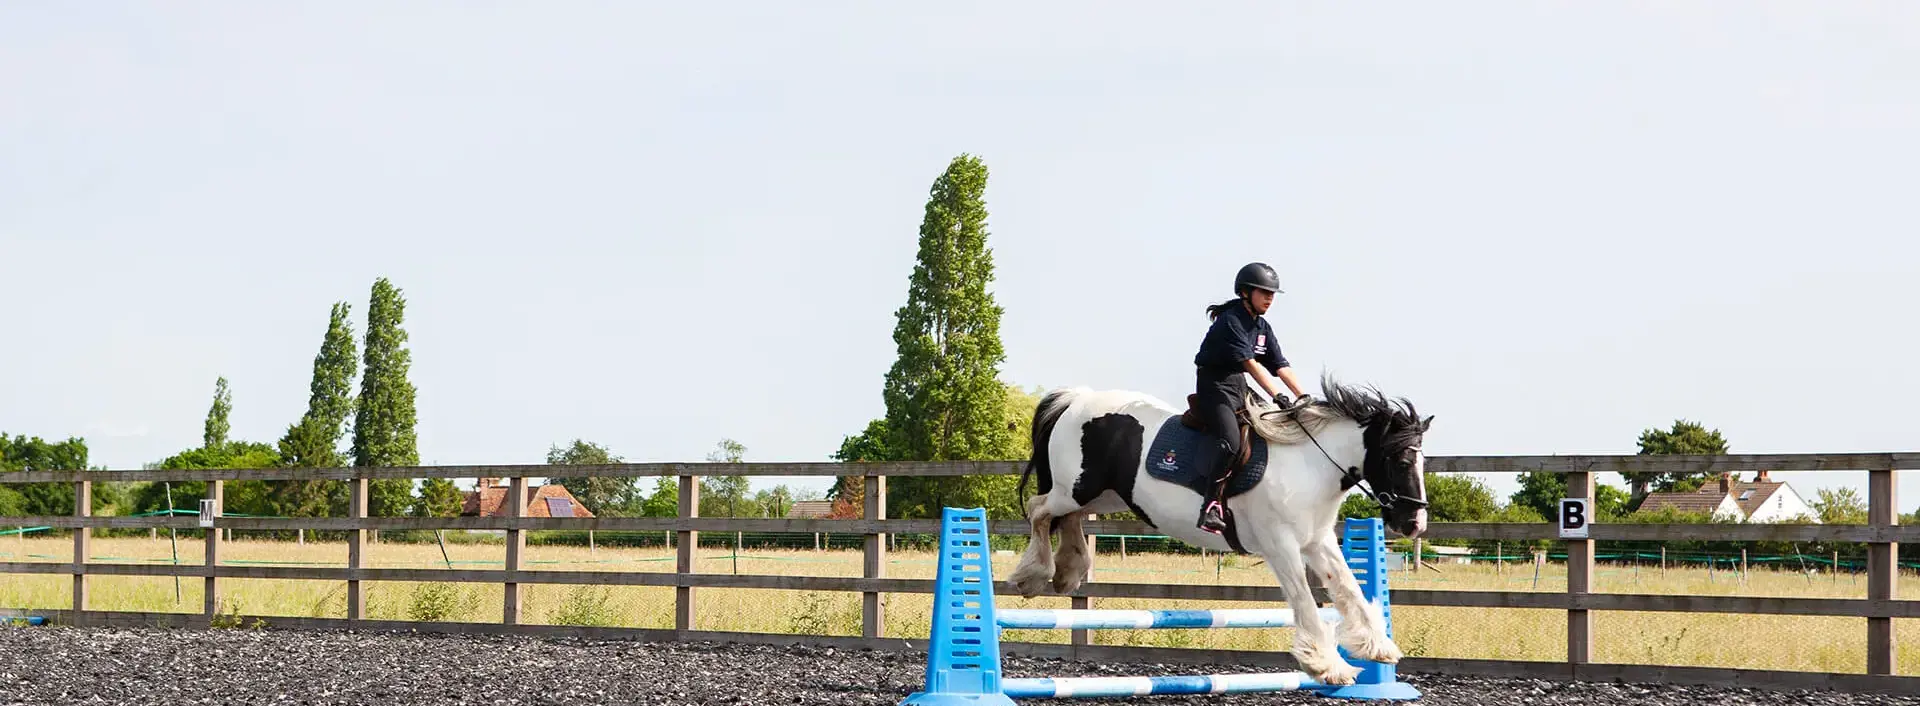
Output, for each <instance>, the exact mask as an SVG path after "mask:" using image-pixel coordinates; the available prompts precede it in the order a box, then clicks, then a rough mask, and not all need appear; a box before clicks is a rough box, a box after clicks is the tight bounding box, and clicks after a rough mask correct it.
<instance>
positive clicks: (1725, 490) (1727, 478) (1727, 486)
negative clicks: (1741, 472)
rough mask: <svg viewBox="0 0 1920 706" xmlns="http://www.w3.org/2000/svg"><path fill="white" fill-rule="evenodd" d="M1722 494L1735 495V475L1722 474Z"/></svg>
mask: <svg viewBox="0 0 1920 706" xmlns="http://www.w3.org/2000/svg"><path fill="white" fill-rule="evenodd" d="M1720 494H1721V495H1732V494H1733V474H1732V473H1730V472H1729V473H1722V474H1720Z"/></svg>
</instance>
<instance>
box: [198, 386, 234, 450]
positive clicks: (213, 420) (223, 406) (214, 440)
mask: <svg viewBox="0 0 1920 706" xmlns="http://www.w3.org/2000/svg"><path fill="white" fill-rule="evenodd" d="M232 413H233V395H232V394H230V393H229V392H228V391H227V379H226V378H225V377H222V378H220V379H219V380H216V381H214V383H213V408H212V409H209V410H207V423H206V431H205V432H203V433H202V434H201V446H203V447H205V448H209V449H211V448H216V447H218V446H220V445H222V444H225V443H227V432H228V431H229V430H231V429H232V428H233V425H232V424H231V423H229V421H228V419H227V418H228V416H229V415H231V414H232Z"/></svg>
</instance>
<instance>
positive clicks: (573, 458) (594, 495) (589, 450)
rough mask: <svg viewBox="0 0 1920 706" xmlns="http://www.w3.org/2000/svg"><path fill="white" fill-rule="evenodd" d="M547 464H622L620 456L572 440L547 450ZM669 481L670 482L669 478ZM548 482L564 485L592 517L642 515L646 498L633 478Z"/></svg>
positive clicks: (552, 479)
mask: <svg viewBox="0 0 1920 706" xmlns="http://www.w3.org/2000/svg"><path fill="white" fill-rule="evenodd" d="M547 463H550V464H556V465H569V466H605V465H611V464H615V463H623V461H622V460H621V459H620V457H619V456H615V455H613V453H612V452H611V451H608V450H607V448H606V447H604V446H601V445H599V444H596V443H593V442H590V441H585V440H582V439H574V440H573V443H571V444H568V445H567V446H566V447H565V448H561V447H559V446H554V447H550V448H548V449H547ZM669 480H671V479H669ZM547 482H549V483H552V484H555V485H559V486H563V487H565V488H566V489H567V492H570V493H573V497H574V499H575V500H578V501H580V504H582V505H585V506H587V509H588V510H590V511H592V512H593V514H595V515H599V516H602V517H633V516H635V515H639V514H641V506H642V504H643V503H645V501H646V499H645V498H644V497H643V496H642V495H641V493H640V488H639V487H638V486H637V485H635V484H634V479H632V478H619V477H614V476H581V477H556V478H550V479H548V480H547Z"/></svg>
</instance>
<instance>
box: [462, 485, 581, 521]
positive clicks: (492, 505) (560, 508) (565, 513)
mask: <svg viewBox="0 0 1920 706" xmlns="http://www.w3.org/2000/svg"><path fill="white" fill-rule="evenodd" d="M475 488H476V489H475V490H471V491H467V492H466V493H463V494H462V495H463V496H464V499H463V501H462V502H461V503H460V516H461V517H506V516H507V509H506V507H504V506H505V504H506V500H507V490H508V486H507V482H506V479H504V478H481V479H479V483H478V484H476V486H475ZM520 516H521V517H593V510H592V509H590V508H588V507H587V506H585V505H582V504H580V501H579V500H577V499H575V498H574V497H573V493H570V492H567V488H566V486H563V485H554V484H552V483H548V484H546V485H532V484H529V485H528V486H527V506H526V507H524V508H521V509H520Z"/></svg>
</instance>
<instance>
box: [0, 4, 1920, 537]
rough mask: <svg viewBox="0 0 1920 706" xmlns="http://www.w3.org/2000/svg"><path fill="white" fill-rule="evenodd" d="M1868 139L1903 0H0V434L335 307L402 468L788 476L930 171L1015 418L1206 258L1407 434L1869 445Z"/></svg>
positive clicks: (104, 418)
mask: <svg viewBox="0 0 1920 706" xmlns="http://www.w3.org/2000/svg"><path fill="white" fill-rule="evenodd" d="M1915 125H1920V6H1916V5H1914V4H1911V3H1895V2H1879V3H1866V2H1847V3H1772V2H1769V3H1758V2H1756V3H1740V4H1735V5H1703V4H1687V5H1676V4H1672V3H1650V2H1643V3H1627V2H1620V3H1477V4H1470V5H1463V4H1459V3H1446V4H1434V3H1394V4H1367V5H1357V4H1350V3H1252V2H1238V3H1209V4H1207V6H1206V7H1185V6H1183V7H1181V8H1180V9H1179V10H1177V11H1176V10H1170V9H1169V6H1167V5H1166V4H1164V3H1151V4H1150V3H1141V2H1130V3H1114V2H1100V3H1046V4H1040V5H1035V4H1032V3H969V4H967V5H966V6H964V7H953V6H946V7H939V8H934V7H929V6H925V5H923V4H919V3H880V2H871V3H822V2H813V3H805V4H803V5H795V4H792V3H757V4H747V3H738V4H730V5H724V6H723V5H715V4H702V3H673V4H649V6H648V7H646V8H642V7H640V6H639V4H635V3H605V2H603V3H588V2H578V3H531V2H523V3H514V4H504V3H502V4H489V5H478V4H473V3H429V2H414V3H402V4H392V3H370V2H333V3H304V4H295V3H272V4H265V5H249V4H232V3H165V4H161V3H144V4H135V3H87V4H84V5H72V4H12V5H8V6H6V7H5V8H4V9H0V263H4V267H0V272H4V273H5V274H4V276H0V301H4V302H5V304H6V321H7V330H8V332H9V335H8V338H9V341H8V345H6V346H4V347H0V430H4V431H5V432H7V433H10V434H13V433H17V434H31V435H40V436H46V437H65V436H68V435H79V436H84V437H85V438H86V439H87V441H88V443H89V445H90V447H91V448H92V451H93V460H94V462H95V463H99V464H106V465H108V466H111V467H114V468H129V467H138V466H139V465H140V464H142V463H146V462H151V461H156V460H158V459H161V458H163V457H165V456H167V455H169V454H172V453H174V452H176V451H179V450H181V449H184V448H187V447H189V446H192V445H194V444H196V443H198V439H199V437H200V424H201V420H202V418H203V416H204V414H205V412H206V409H207V406H208V404H209V401H210V397H211V393H212V390H213V383H214V379H215V378H216V377H217V376H221V375H224V376H226V377H227V378H228V379H229V380H230V381H231V383H232V385H233V397H234V405H235V410H234V417H233V435H234V436H235V437H237V438H243V439H255V440H262V441H271V440H273V439H275V438H277V437H278V436H279V435H280V434H281V433H282V432H283V431H284V429H285V428H286V426H287V425H288V424H289V423H291V422H292V421H294V420H295V419H296V418H297V417H298V416H299V415H300V413H301V412H302V410H303V409H304V406H305V404H306V398H307V382H308V375H309V373H310V366H311V360H312V357H313V355H314V353H315V352H316V351H317V350H318V347H319V344H320V339H321V335H322V333H323V332H324V329H325V325H326V319H327V312H328V307H329V305H330V304H331V303H332V302H334V301H337V300H346V301H349V302H351V303H352V304H353V307H354V309H353V314H354V322H355V325H356V331H358V330H360V327H361V326H362V325H364V323H365V314H366V301H367V295H368V289H369V286H370V285H371V283H372V281H373V280H374V278H376V277H380V276H386V277H389V278H391V279H392V280H393V281H394V282H395V283H396V284H397V285H398V286H400V287H401V288H403V289H404V291H405V295H406V297H407V299H408V307H407V312H406V316H407V322H406V326H407V329H408V331H409V333H410V335H411V342H410V345H411V348H412V351H413V356H414V367H413V371H412V379H413V381H414V383H415V384H416V385H417V386H418V387H419V435H420V452H421V459H422V461H423V462H426V463H435V464H458V463H527V462H539V461H541V460H543V457H544V453H545V451H546V449H547V448H548V446H549V445H551V444H556V443H565V442H566V441H567V440H569V439H572V438H575V437H581V438H586V439H591V440H594V441H598V442H600V443H603V444H606V445H608V446H611V447H612V448H613V449H614V450H615V451H616V452H617V453H619V454H622V455H624V456H625V457H626V458H627V459H628V460H633V461H655V460H699V459H701V458H702V457H703V456H704V455H705V454H706V452H707V451H709V450H711V449H712V448H713V447H714V445H715V443H716V442H717V441H718V440H719V439H721V438H722V437H731V438H734V439H738V440H739V441H741V442H742V443H744V444H745V445H746V446H747V448H748V458H749V460H763V461H778V460H795V461H802V460H824V459H825V458H826V457H827V455H828V454H830V453H832V451H833V450H834V449H835V448H836V447H837V446H838V444H839V442H840V439H841V437H842V436H843V435H846V434H851V433H854V432H857V431H858V430H859V429H861V428H862V427H863V426H864V425H865V423H866V421H867V420H868V419H870V418H872V417H874V416H877V415H879V414H880V413H881V412H882V404H881V399H880V385H881V376H882V375H883V373H884V372H885V370H886V368H887V366H888V364H889V363H890V362H891V360H892V358H893V355H894V349H893V344H892V341H891V339H890V334H891V331H892V326H893V319H892V314H893V311H894V309H895V308H896V307H898V306H899V305H900V304H901V303H902V301H903V300H904V297H905V294H906V283H907V275H908V273H909V271H910V269H911V268H912V265H913V255H914V249H915V237H916V230H917V228H918V225H919V222H920V218H921V209H922V206H923V203H924V200H925V198H926V193H927V188H928V186H929V184H930V183H931V181H932V180H933V178H934V177H935V176H937V175H938V173H939V172H940V171H941V169H942V168H944V166H945V165H946V163H947V161H948V160H949V159H951V158H952V157H953V156H955V155H957V154H959V153H961V152H971V153H975V154H979V155H981V156H982V157H983V158H984V159H985V160H986V162H987V164H988V166H989V167H990V168H991V170H992V178H991V181H990V182H989V185H988V193H987V199H988V205H989V207H990V209H991V212H992V217H991V220H990V228H991V231H992V238H991V246H992V247H993V249H994V256H995V262H996V266H997V268H998V280H997V282H996V284H995V286H994V290H995V294H996V296H997V297H998V301H999V303H1000V304H1002V305H1003V306H1005V307H1006V315H1005V318H1004V319H1003V324H1002V334H1003V338H1004V341H1005V344H1006V348H1007V353H1008V358H1007V361H1006V364H1005V365H1004V367H1003V370H1004V377H1005V378H1006V379H1007V380H1008V381H1011V382H1014V383H1018V384H1021V385H1023V386H1029V387H1031V386H1034V385H1040V386H1049V387H1051V386H1057V385H1074V384H1086V385H1094V386H1110V387H1127V388H1134V389H1142V390H1147V391H1150V392H1153V393H1155V394H1158V395H1160V396H1162V397H1163V398H1165V399H1168V400H1174V401H1177V400H1180V399H1181V398H1182V397H1183V396H1184V395H1185V394H1186V392H1187V391H1188V388H1189V386H1190V385H1191V380H1192V374H1191V367H1190V363H1191V358H1192V355H1193V351H1194V348H1195V346H1196V345H1197V343H1198V341H1199V339H1200V336H1201V334H1202V333H1203V331H1204V330H1205V327H1206V323H1207V322H1206V320H1205V318H1204V316H1203V315H1202V313H1201V309H1202V308H1203V307H1204V306H1205V305H1206V304H1208V303H1210V302H1212V301H1215V300H1217V299H1220V298H1222V297H1224V296H1227V295H1229V294H1230V290H1229V285H1230V277H1231V275H1232V273H1233V272H1234V270H1235V269H1236V268H1238V267H1239V266H1240V265H1241V264H1242V263H1244V262H1246V261H1248V260H1256V259H1257V260H1265V261H1267V262H1270V263H1272V264H1274V265H1275V266H1276V267H1278V268H1279V270H1280V272H1281V277H1282V281H1283V287H1284V288H1285V289H1286V290H1287V294H1286V295H1285V296H1283V297H1282V298H1281V299H1279V300H1278V302H1277V303H1276V304H1275V307H1274V309H1273V311H1272V312H1271V313H1270V314H1269V318H1270V320H1271V321H1272V322H1273V324H1274V327H1275V328H1276V329H1277V331H1278V332H1279V336H1280V339H1281V343H1282V345H1283V349H1284V351H1285V353H1286V354H1287V356H1288V357H1289V358H1291V359H1292V360H1293V361H1294V363H1295V365H1296V366H1297V367H1298V368H1299V369H1300V370H1301V371H1302V372H1303V373H1305V374H1306V375H1307V376H1308V377H1309V378H1317V376H1318V374H1319V373H1320V371H1322V370H1323V369H1331V370H1333V371H1335V372H1336V373H1339V374H1342V375H1343V376H1344V377H1345V378H1346V379H1350V380H1354V381H1360V382H1371V383H1374V384H1377V385H1379V386H1381V387H1382V388H1383V389H1385V390H1386V391H1388V392H1390V393H1393V394H1403V395H1406V396H1409V397H1411V398H1412V399H1413V400H1414V401H1415V402H1416V403H1417V404H1418V405H1420V407H1421V409H1422V411H1423V412H1426V413H1431V414H1436V415H1438V419H1437V421H1436V424H1435V426H1434V429H1433V431H1432V433H1431V434H1430V435H1429V437H1428V441H1427V448H1428V450H1429V453H1433V454H1538V453H1630V452H1632V451H1633V450H1634V439H1635V437H1636V436H1637V435H1638V433H1639V432H1640V431H1641V430H1642V429H1643V428H1646V427H1649V426H1660V427H1664V426H1666V425H1667V424H1669V423H1671V422H1672V420H1674V419H1675V418H1677V417H1685V418H1690V419H1697V420H1702V421H1704V422H1705V423H1707V424H1709V425H1710V426H1713V427H1716V428H1718V429H1720V430H1721V431H1722V432H1723V433H1725V434H1726V435H1727V437H1728V438H1729V439H1730V440H1731V442H1732V445H1733V449H1734V450H1735V451H1738V452H1823V451H1825V452H1840V451H1912V450H1920V431H1917V430H1920V425H1916V424H1915V421H1916V420H1915V414H1914V402H1915V400H1916V399H1920V372H1916V368H1915V366H1914V364H1913V363H1914V360H1915V358H1914V356H1915V343H1916V338H1920V334H1916V333H1915V329H1914V327H1913V324H1912V321H1913V320H1914V318H1915V315H1914V308H1915V304H1916V302H1920V279H1916V275H1920V242H1916V241H1915V240H1914V237H1915V235H1916V232H1920V229H1916V225H1920V200H1916V198H1915V196H1914V195H1915V194H1916V193H1920V171H1916V170H1915V168H1914V165H1915V164H1920V132H1916V131H1915V130H1914V129H1913V126H1915ZM1902 475H1903V476H1904V477H1903V478H1902V483H1901V486H1902V488H1901V500H1900V509H1901V510H1902V511H1911V510H1912V509H1914V508H1915V507H1916V506H1920V472H1910V473H1905V474H1902ZM1782 476H1783V477H1785V478H1787V479H1789V480H1791V481H1793V482H1794V483H1795V485H1796V487H1797V488H1799V489H1800V490H1801V493H1802V494H1803V495H1805V496H1808V498H1809V499H1811V497H1812V495H1813V486H1815V485H1817V484H1820V483H1823V482H1824V483H1833V484H1847V485H1853V486H1855V487H1863V485H1864V480H1865V474H1864V473H1846V474H1838V475H1836V474H1782ZM1611 479H1612V480H1616V481H1617V477H1613V478H1611ZM1488 480H1489V481H1490V482H1491V484H1492V485H1493V486H1494V487H1495V488H1496V489H1497V490H1499V491H1500V492H1501V493H1502V494H1503V495H1504V494H1505V493H1506V492H1508V491H1510V490H1511V489H1512V488H1513V487H1514V484H1513V481H1512V477H1511V476H1506V475H1500V476H1493V477H1490V478H1488ZM816 485H817V483H816Z"/></svg>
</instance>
